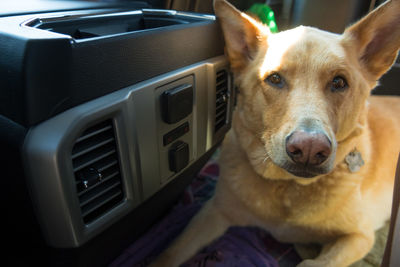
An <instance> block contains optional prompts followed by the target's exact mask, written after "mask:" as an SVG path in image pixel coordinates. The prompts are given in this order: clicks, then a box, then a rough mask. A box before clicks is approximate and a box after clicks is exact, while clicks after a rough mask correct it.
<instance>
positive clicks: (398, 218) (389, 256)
mask: <svg viewBox="0 0 400 267" xmlns="http://www.w3.org/2000/svg"><path fill="white" fill-rule="evenodd" d="M381 266H382V267H398V266H400V155H399V159H398V161H397V170H396V177H395V181H394V191H393V204H392V216H391V218H390V230H389V236H388V240H387V242H386V248H385V254H384V255H383V260H382V265H381Z"/></svg>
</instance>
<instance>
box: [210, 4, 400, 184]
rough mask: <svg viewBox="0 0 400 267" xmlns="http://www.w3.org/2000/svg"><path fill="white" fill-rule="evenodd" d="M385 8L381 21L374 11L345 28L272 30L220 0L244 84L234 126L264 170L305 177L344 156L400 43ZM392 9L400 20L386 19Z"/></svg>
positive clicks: (231, 54)
mask: <svg viewBox="0 0 400 267" xmlns="http://www.w3.org/2000/svg"><path fill="white" fill-rule="evenodd" d="M394 5H399V1H397V2H394ZM380 9H381V10H382V9H383V10H384V11H385V12H380V13H385V16H384V17H386V20H385V19H384V18H379V19H382V20H385V21H383V22H382V21H381V22H380V24H379V25H378V26H377V25H376V24H377V21H379V19H378V20H377V18H376V15H375V17H372V18H370V19H369V18H368V17H367V18H365V19H364V20H363V21H361V22H359V23H358V24H356V25H354V26H353V27H351V28H349V29H348V30H347V31H346V32H345V33H344V34H342V35H338V34H333V33H328V32H324V31H321V30H318V29H315V28H312V27H297V28H295V29H292V30H288V31H285V32H281V33H279V34H271V33H270V32H269V31H268V29H267V28H266V27H265V26H263V25H261V24H259V23H258V22H256V21H255V20H254V19H252V18H250V17H249V16H247V15H246V14H243V13H240V12H239V11H237V10H236V9H235V8H234V7H232V6H231V5H230V4H228V3H227V2H225V1H215V11H216V14H217V16H218V17H219V19H220V21H221V25H222V29H223V32H224V36H225V41H226V49H227V54H228V57H229V60H230V63H231V68H232V70H233V72H234V74H235V80H236V83H237V85H238V87H239V90H240V94H239V99H238V106H237V110H236V114H235V121H234V126H233V127H234V130H235V132H236V134H237V135H238V138H239V141H240V142H241V143H242V146H243V147H244V148H245V150H246V152H247V154H248V158H249V160H250V162H251V163H252V164H253V166H254V168H255V170H256V171H257V172H258V173H260V174H262V175H263V176H265V177H268V178H281V179H282V178H283V179H285V178H286V179H287V178H295V179H299V178H300V180H304V178H311V177H318V176H320V175H322V174H326V173H329V172H330V171H331V170H332V169H333V168H334V166H335V165H336V164H337V162H339V161H341V160H343V155H341V156H340V157H341V158H337V157H336V154H337V152H338V150H340V149H341V147H340V146H341V143H342V142H345V141H346V140H347V139H348V138H350V137H351V136H353V135H354V134H355V133H356V132H358V131H360V129H362V127H363V126H364V125H365V114H366V105H367V98H368V96H369V94H370V90H371V88H373V86H374V85H375V83H376V80H377V79H378V78H379V77H380V76H381V75H382V74H383V73H384V72H385V71H386V70H387V69H388V68H389V67H390V66H391V64H392V63H393V61H394V60H395V58H396V55H397V51H398V47H399V45H400V44H399V42H400V41H399V40H393V38H392V39H391V38H390V36H389V34H387V35H388V37H387V36H386V35H385V34H382V31H385V32H389V31H390V29H391V28H396V27H397V28H398V27H399V26H398V25H399V24H400V19H399V16H398V15H397V14H395V13H396V12H395V11H391V9H390V8H388V7H383V8H380ZM397 9H398V7H397ZM375 13H379V12H375ZM392 13H393V14H392ZM371 16H374V15H373V14H372V15H370V16H369V17H371ZM388 16H389V17H390V16H392V17H397V19H395V21H394V22H393V21H391V22H387V17H388ZM396 21H397V24H396ZM383 48H385V49H383Z"/></svg>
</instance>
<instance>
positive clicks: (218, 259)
mask: <svg viewBox="0 0 400 267" xmlns="http://www.w3.org/2000/svg"><path fill="white" fill-rule="evenodd" d="M218 172H219V171H218V165H217V164H216V163H215V162H214V161H210V162H208V163H207V165H206V166H205V167H204V168H203V169H202V171H201V172H200V173H199V174H198V176H197V177H196V178H195V179H194V181H193V182H192V184H191V185H190V186H189V187H188V188H187V189H186V191H185V193H184V194H183V196H182V199H181V201H180V202H179V203H178V204H176V205H175V207H173V209H172V210H171V211H170V212H169V213H168V214H167V215H166V216H165V217H164V218H163V219H162V220H161V221H160V222H159V223H157V224H156V225H155V226H153V227H152V228H151V229H150V230H149V231H148V232H147V233H145V234H144V235H143V236H142V237H141V238H139V239H138V240H137V241H136V242H134V243H133V244H132V245H131V246H130V247H128V248H127V249H126V250H125V251H124V252H123V253H122V254H121V255H120V256H119V257H118V258H116V259H115V260H114V261H113V262H112V263H111V264H110V267H127V266H147V265H148V264H149V263H150V262H151V261H152V260H153V259H154V258H155V257H157V255H158V254H160V253H161V252H162V251H163V250H164V249H165V248H166V247H167V246H168V244H169V243H170V242H171V241H172V240H173V239H174V238H175V237H176V236H177V235H178V234H179V233H180V232H181V231H182V230H183V229H184V227H185V226H186V225H187V224H188V222H189V221H190V219H191V218H192V217H193V215H195V214H196V213H197V212H198V211H199V209H200V208H201V206H202V205H203V204H204V202H205V201H207V200H208V199H209V198H210V197H211V196H212V194H213V193H214V188H215V184H216V182H217V179H218ZM300 261H301V259H300V257H299V256H298V255H297V254H296V252H295V251H294V248H293V246H292V245H289V244H280V243H278V242H277V241H275V240H274V239H273V238H272V237H271V236H270V235H268V233H266V232H265V231H263V230H261V229H258V228H254V227H231V228H229V229H228V231H227V232H226V233H225V234H224V235H223V236H221V237H220V238H219V239H217V240H215V241H214V242H213V243H211V244H210V245H208V246H207V247H205V248H204V249H203V250H201V251H200V252H199V253H197V254H196V255H194V256H193V257H192V258H191V259H189V260H188V261H187V262H185V263H184V264H183V265H182V266H185V267H189V266H207V267H214V266H215V267H217V266H218V267H220V266H241V267H242V266H266V267H275V266H283V267H286V266H295V265H296V264H297V263H299V262H300Z"/></svg>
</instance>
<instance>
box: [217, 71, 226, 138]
mask: <svg viewBox="0 0 400 267" xmlns="http://www.w3.org/2000/svg"><path fill="white" fill-rule="evenodd" d="M215 91H216V93H215V129H214V131H215V132H217V131H218V130H219V129H221V128H222V127H223V126H224V125H225V124H226V123H227V114H228V98H229V93H228V73H227V71H226V70H221V71H219V72H217V79H216V89H215Z"/></svg>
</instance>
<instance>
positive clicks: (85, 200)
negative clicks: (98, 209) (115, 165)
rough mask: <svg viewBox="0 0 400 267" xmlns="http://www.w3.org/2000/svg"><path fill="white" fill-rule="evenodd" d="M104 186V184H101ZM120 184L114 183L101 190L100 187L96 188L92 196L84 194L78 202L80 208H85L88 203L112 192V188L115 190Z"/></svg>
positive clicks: (118, 182)
mask: <svg viewBox="0 0 400 267" xmlns="http://www.w3.org/2000/svg"><path fill="white" fill-rule="evenodd" d="M102 185H104V183H103V184H102ZM120 185H121V183H120V181H115V182H114V183H112V184H110V185H108V186H107V187H104V188H102V187H101V186H97V187H96V188H95V189H97V190H96V191H97V192H93V191H94V190H92V192H93V193H92V194H88V193H90V192H88V193H86V195H85V194H84V195H83V197H81V199H82V200H81V201H80V206H81V207H84V206H86V205H87V204H88V203H90V202H92V201H93V200H96V199H97V198H99V197H101V196H103V195H105V194H107V192H109V191H111V190H113V189H114V188H116V187H117V186H120Z"/></svg>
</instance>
